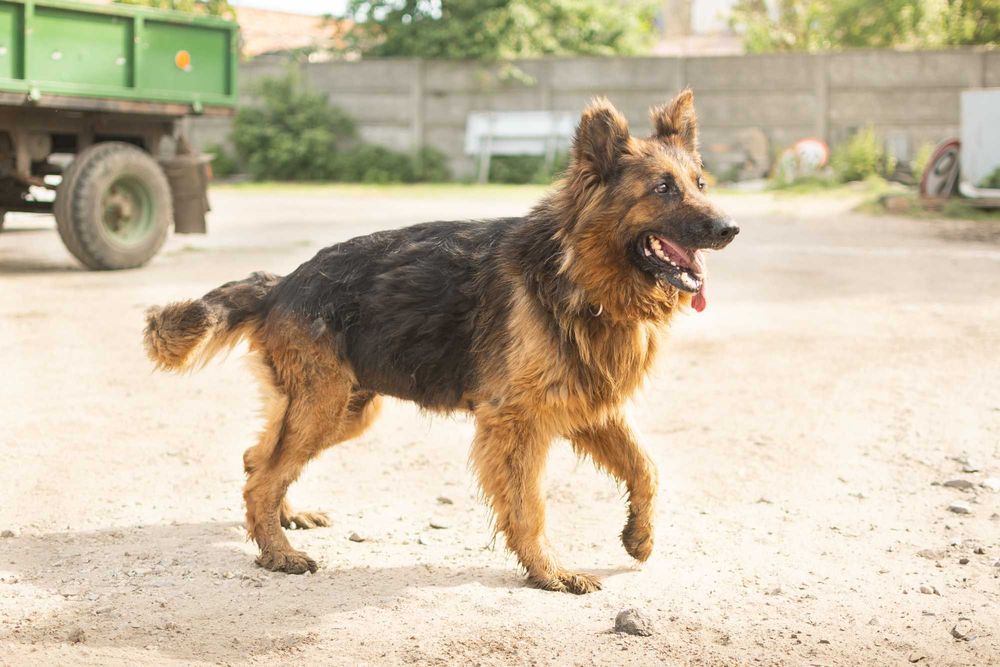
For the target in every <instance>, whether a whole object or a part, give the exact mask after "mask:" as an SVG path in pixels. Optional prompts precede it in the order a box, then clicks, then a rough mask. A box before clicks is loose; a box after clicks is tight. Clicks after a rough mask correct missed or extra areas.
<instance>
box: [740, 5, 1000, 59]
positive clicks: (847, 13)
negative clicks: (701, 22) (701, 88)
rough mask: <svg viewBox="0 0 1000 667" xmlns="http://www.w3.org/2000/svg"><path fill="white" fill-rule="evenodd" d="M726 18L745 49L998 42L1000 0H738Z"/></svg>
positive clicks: (765, 51) (810, 49)
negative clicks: (741, 40) (875, 0)
mask: <svg viewBox="0 0 1000 667" xmlns="http://www.w3.org/2000/svg"><path fill="white" fill-rule="evenodd" d="M769 5H773V9H771V8H769ZM730 24H731V26H732V27H733V28H734V29H735V30H736V31H738V32H740V33H741V34H742V35H743V42H744V47H745V48H746V50H747V52H748V53H768V52H773V51H827V50H836V49H845V48H920V47H926V48H933V47H943V46H968V45H986V44H994V45H996V44H1000V0H880V1H879V2H871V0H778V2H777V3H769V2H767V1H766V0H740V2H738V3H737V4H736V5H735V6H734V8H733V12H732V14H731V16H730Z"/></svg>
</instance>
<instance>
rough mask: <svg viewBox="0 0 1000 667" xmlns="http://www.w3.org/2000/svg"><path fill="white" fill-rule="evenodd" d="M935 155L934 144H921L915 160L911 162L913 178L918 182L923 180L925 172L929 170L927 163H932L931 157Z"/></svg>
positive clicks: (914, 157)
mask: <svg viewBox="0 0 1000 667" xmlns="http://www.w3.org/2000/svg"><path fill="white" fill-rule="evenodd" d="M933 154H934V144H929V143H925V144H920V148H918V149H917V152H916V154H915V155H914V156H913V159H912V160H910V171H912V172H913V177H914V178H915V179H917V180H918V181H919V180H920V179H921V178H923V175H924V170H925V169H927V163H928V162H930V161H931V155H933Z"/></svg>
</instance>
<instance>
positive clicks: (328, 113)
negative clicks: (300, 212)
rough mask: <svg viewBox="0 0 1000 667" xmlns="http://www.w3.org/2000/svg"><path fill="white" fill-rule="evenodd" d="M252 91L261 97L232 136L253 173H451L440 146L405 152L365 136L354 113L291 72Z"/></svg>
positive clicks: (361, 177)
mask: <svg viewBox="0 0 1000 667" xmlns="http://www.w3.org/2000/svg"><path fill="white" fill-rule="evenodd" d="M251 92H252V93H253V94H254V95H255V96H256V98H257V100H258V101H257V103H256V104H253V105H247V106H243V107H242V108H240V110H239V112H237V114H236V118H235V120H234V123H233V134H232V140H233V144H234V146H235V147H236V155H237V158H238V161H239V164H240V165H242V167H243V168H244V169H245V170H246V171H247V172H248V173H249V175H250V176H251V177H252V178H254V179H257V180H276V181H291V180H300V181H344V182H363V183H415V182H427V181H445V180H448V178H449V176H450V175H449V173H448V169H447V166H446V160H445V157H444V155H442V154H441V153H440V152H439V151H436V150H433V149H431V148H424V149H422V150H420V151H418V152H417V153H416V154H410V153H402V152H399V151H393V150H391V149H388V148H385V147H382V146H376V145H374V144H370V143H367V142H365V141H362V140H361V139H360V137H359V136H358V131H357V127H356V125H355V122H354V119H353V118H351V117H350V116H349V115H348V114H347V113H346V112H344V111H343V110H342V109H340V108H338V107H335V106H331V105H330V103H329V101H328V100H327V98H326V96H325V95H322V94H317V93H312V92H309V91H307V90H305V89H304V88H303V87H302V85H301V83H300V82H299V80H298V78H297V77H296V76H294V75H292V74H289V75H287V76H284V77H279V78H265V79H261V80H260V81H259V82H257V84H256V86H255V88H254V90H252V91H251ZM223 155H225V153H224V152H223ZM224 161H225V160H224ZM228 167H229V165H228V164H226V165H225V168H226V169H228ZM220 175H221V174H220Z"/></svg>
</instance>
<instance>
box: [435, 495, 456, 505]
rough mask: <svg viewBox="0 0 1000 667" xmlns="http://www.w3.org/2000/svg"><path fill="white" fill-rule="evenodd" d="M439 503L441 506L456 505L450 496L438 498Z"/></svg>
mask: <svg viewBox="0 0 1000 667" xmlns="http://www.w3.org/2000/svg"><path fill="white" fill-rule="evenodd" d="M437 501H438V504H440V505H454V504H455V501H453V500H452V499H451V498H449V497H448V496H438V497H437Z"/></svg>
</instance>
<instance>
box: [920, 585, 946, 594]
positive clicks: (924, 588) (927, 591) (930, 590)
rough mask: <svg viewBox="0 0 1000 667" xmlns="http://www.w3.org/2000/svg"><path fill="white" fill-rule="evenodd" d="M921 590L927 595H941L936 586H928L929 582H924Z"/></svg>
mask: <svg viewBox="0 0 1000 667" xmlns="http://www.w3.org/2000/svg"><path fill="white" fill-rule="evenodd" d="M920 592H921V593H923V594H925V595H941V594H940V593H938V589H937V588H935V587H934V586H928V585H927V584H924V585H922V586H921V587H920Z"/></svg>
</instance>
